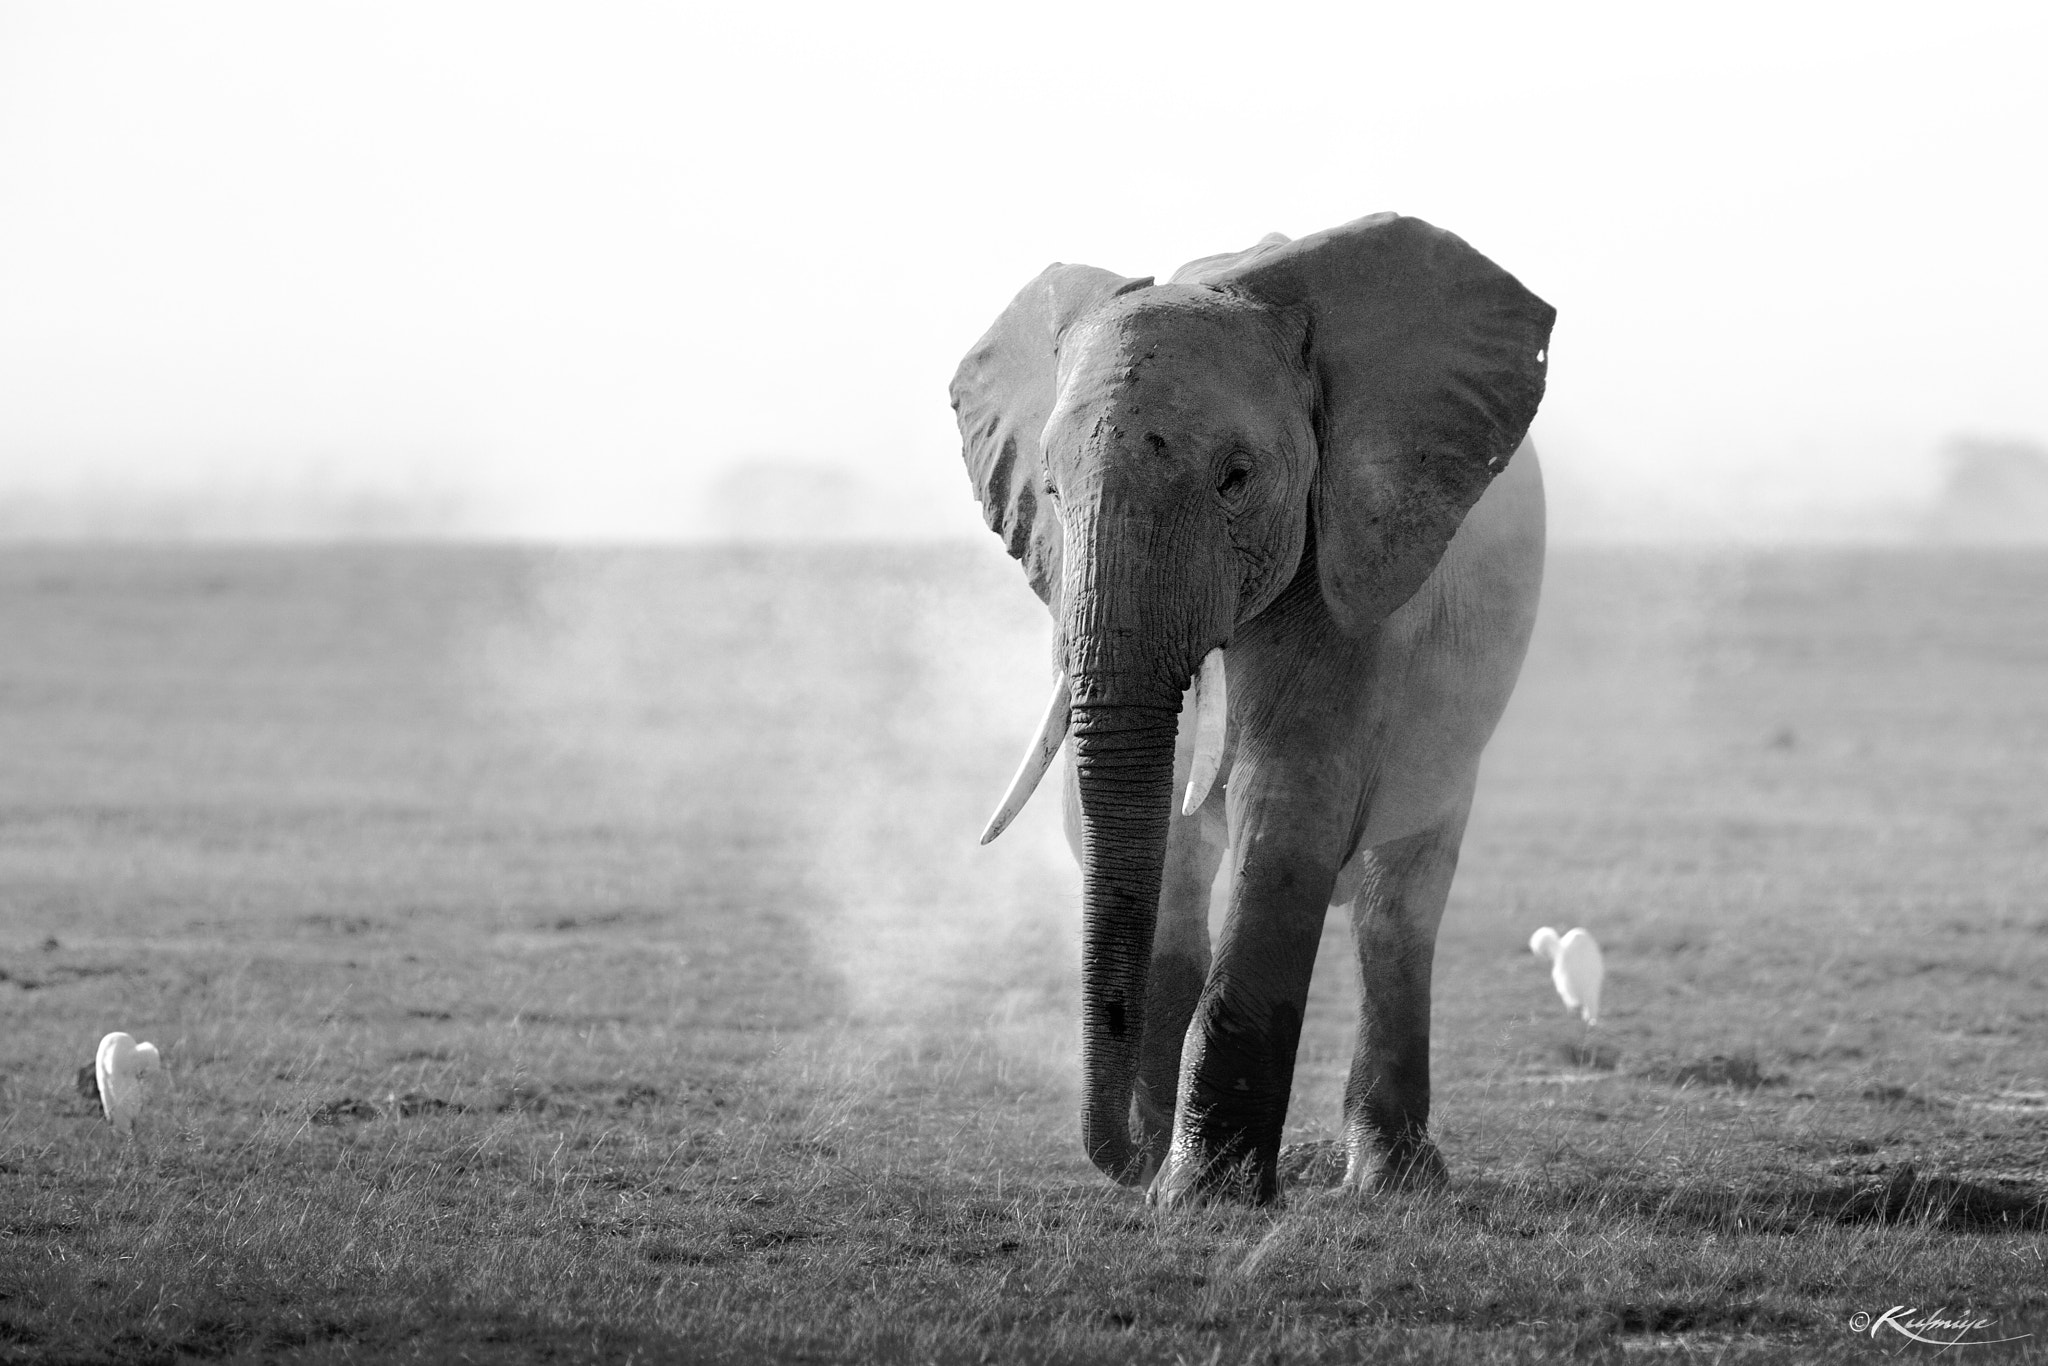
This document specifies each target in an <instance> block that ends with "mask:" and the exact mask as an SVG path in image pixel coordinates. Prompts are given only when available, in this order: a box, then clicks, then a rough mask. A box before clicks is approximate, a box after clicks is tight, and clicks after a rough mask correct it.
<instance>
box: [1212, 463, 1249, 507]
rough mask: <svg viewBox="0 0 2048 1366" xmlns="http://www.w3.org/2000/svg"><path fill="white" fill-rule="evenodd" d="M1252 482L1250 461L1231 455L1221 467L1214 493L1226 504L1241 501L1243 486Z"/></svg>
mask: <svg viewBox="0 0 2048 1366" xmlns="http://www.w3.org/2000/svg"><path fill="white" fill-rule="evenodd" d="M1251 481H1252V465H1251V461H1250V460H1248V459H1246V458H1245V457H1244V456H1242V455H1233V456H1231V457H1230V460H1229V462H1228V463H1227V464H1225V465H1224V467H1223V473H1222V475H1221V477H1219V478H1218V479H1217V480H1216V492H1217V493H1218V494H1220V495H1221V496H1222V498H1223V500H1224V501H1225V502H1227V503H1231V504H1236V503H1238V502H1241V501H1243V498H1244V490H1245V486H1246V485H1247V484H1249V483H1251Z"/></svg>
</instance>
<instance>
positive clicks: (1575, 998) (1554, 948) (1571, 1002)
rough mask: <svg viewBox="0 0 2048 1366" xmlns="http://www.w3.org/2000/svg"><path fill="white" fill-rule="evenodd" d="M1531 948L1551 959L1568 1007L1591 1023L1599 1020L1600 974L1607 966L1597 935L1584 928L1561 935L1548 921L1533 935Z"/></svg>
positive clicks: (1555, 979) (1556, 982)
mask: <svg viewBox="0 0 2048 1366" xmlns="http://www.w3.org/2000/svg"><path fill="white" fill-rule="evenodd" d="M1529 952H1531V953H1533V954H1535V955H1536V956H1537V957H1538V958H1547V959H1549V960H1550V980H1551V982H1552V983H1553V984H1554V985H1555V986H1556V987H1557V994H1558V995H1560V996H1562V997H1564V1003H1565V1005H1566V1007H1567V1008H1569V1009H1572V1010H1576V1011H1578V1012H1579V1014H1580V1015H1581V1016H1583V1017H1584V1019H1585V1021H1586V1023H1587V1024H1589V1025H1593V1024H1599V1023H1600V978H1601V976H1602V975H1603V974H1604V973H1605V972H1606V968H1605V967H1603V966H1602V964H1601V962H1600V946H1599V945H1598V944H1596V943H1594V942H1593V936H1592V935H1590V934H1588V933H1586V931H1584V930H1582V929H1581V930H1573V931H1572V932H1571V933H1570V934H1567V935H1566V936H1565V937H1564V938H1562V939H1559V938H1558V937H1557V931H1556V930H1553V929H1551V928H1550V926H1548V925H1545V926H1544V927H1543V928H1542V929H1540V930H1538V931H1536V933H1534V934H1532V935H1530V936H1529Z"/></svg>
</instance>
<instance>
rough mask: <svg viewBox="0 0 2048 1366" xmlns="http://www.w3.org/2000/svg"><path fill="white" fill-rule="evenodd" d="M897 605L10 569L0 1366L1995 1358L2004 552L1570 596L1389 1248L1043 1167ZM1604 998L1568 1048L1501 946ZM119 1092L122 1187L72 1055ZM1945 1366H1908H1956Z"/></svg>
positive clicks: (578, 572)
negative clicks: (1419, 1165)
mask: <svg viewBox="0 0 2048 1366" xmlns="http://www.w3.org/2000/svg"><path fill="white" fill-rule="evenodd" d="M1022 598H1023V594H1022V591H1021V589H1019V588H1018V587H1017V586H1016V585H1015V584H1013V583H1011V582H1010V576H1009V574H1008V572H1007V567H1006V566H1004V565H1001V564H991V563H989V562H988V560H987V559H986V558H984V557H982V556H980V555H971V554H967V553H956V552H952V551H943V550H935V551H925V552H916V553H911V552H903V553H893V552H892V553H888V554H877V553H873V552H869V553H865V554H855V553H852V552H812V553H809V554H797V553H789V554H784V555H781V556H774V555H768V554H765V553H764V554H759V555H755V554H747V553H735V552H724V553H711V552H705V553H699V554H670V555H628V556H584V557H561V556H551V555H536V554H522V553H514V552H476V551H471V552H455V551H447V552H442V551H424V550H419V551H412V550H391V549H387V550H377V551H351V552H339V551H336V552H277V551H266V552H257V551H249V552H191V551H187V552H181V553H170V552H162V553H158V552H145V551H133V552H118V553H117V552H94V553H84V552H77V553H72V552H50V551H44V552H35V553H10V554H8V555H6V556H0V630H4V632H5V637H6V639H7V640H8V641H9V642H10V649H9V652H8V653H7V654H6V655H5V656H4V657H0V699H4V705H0V752H5V753H6V754H7V755H8V756H9V762H8V764H7V765H6V766H5V768H4V769H0V972H4V973H5V979H4V980H0V1360H10V1361H11V1360H20V1361H73V1360H78V1361H99V1360H106V1361H171V1360H179V1359H188V1358H204V1359H219V1360H231V1361H232V1360H263V1359H280V1358H289V1359H294V1360H329V1359H332V1360H343V1359H348V1360H369V1359H383V1358H401V1359H406V1358H412V1359H426V1360H444V1359H457V1358H466V1359H468V1360H473V1361H492V1360H503V1361H526V1360H543V1359H545V1360H554V1361H571V1360H650V1361H651V1360H692V1361H697V1360H709V1361H724V1360H730V1361H757V1360H803V1359H811V1360H853V1359H878V1360H898V1361H927V1360H935V1361H961V1360H971V1361H972V1360H1034V1361H1036V1360H1047V1361H1075V1362H1080V1361H1157V1362H1173V1361H1186V1362H1191V1363H1197V1362H1217V1363H1226V1362H1228V1363H1236V1362H1245V1361H1266V1360H1287V1361H1292V1360H1329V1361H1351V1360H1361V1359H1370V1360H1444V1361H1481V1362H1485V1361H1511V1360H1543V1359H1550V1358H1554V1357H1560V1356H1583V1357H1587V1358H1589V1359H1603V1358H1614V1357H1620V1356H1635V1355H1638V1354H1640V1353H1641V1352H1645V1351H1647V1352H1651V1353H1654V1354H1656V1355H1659V1356H1665V1355H1680V1356H1685V1357H1688V1358H1691V1357H1694V1356H1698V1357H1710V1358H1713V1359H1716V1360H1730V1361H1746V1360H1761V1361H1793V1360H1797V1361H1806V1360H1856V1359H1863V1358H1866V1357H1869V1356H1872V1355H1876V1354H1878V1353H1879V1352H1880V1351H1887V1352H1889V1351H1893V1350H1896V1349H1897V1348H1900V1347H1904V1348H1907V1349H1908V1350H1911V1351H1914V1352H1931V1351H1932V1349H1929V1348H1918V1347H1914V1346H1913V1345H1912V1344H1908V1343H1905V1342H1904V1340H1903V1339H1884V1340H1878V1341H1873V1340H1872V1339H1871V1338H1869V1337H1868V1336H1867V1335H1866V1336H1859V1335H1857V1334H1854V1333H1852V1332H1851V1331H1850V1330H1849V1328H1848V1326H1847V1324H1848V1320H1849V1317H1850V1315H1852V1314H1853V1313H1856V1312H1858V1311H1865V1312H1882V1311H1883V1310H1884V1309H1887V1308H1889V1307H1890V1306H1892V1305H1894V1304H1899V1303H1908V1304H1915V1305H1920V1306H1922V1307H1924V1308H1928V1309H1934V1308H1940V1307H1943V1306H1947V1307H1949V1308H1952V1309H1958V1310H1960V1309H1963V1308H1965V1307H1973V1308H1975V1309H1976V1310H1977V1311H1978V1312H1980V1313H1981V1314H1984V1315H1988V1316H1992V1317H1995V1318H1996V1320H1997V1325H1996V1332H1995V1335H1998V1336H2012V1335H2016V1334H2026V1333H2031V1334H2033V1335H2034V1336H2033V1337H2032V1338H2029V1339H2027V1340H2025V1341H2022V1342H2019V1343H2014V1344H2009V1345H2007V1346H2003V1347H1990V1346H1980V1347H1971V1348H1966V1349H1958V1353H1960V1354H1965V1355H1966V1359H1998V1360H2005V1359H2034V1358H2038V1357H2041V1356H2043V1355H2048V1352H2044V1349H2043V1345H2042V1344H2043V1341H2044V1340H2048V1276H2044V1270H2048V1268H2044V1265H2043V1259H2044V1253H2043V1248H2044V1246H2048V1239H2044V1238H2043V1236H2042V1235H2043V1232H2044V1227H2043V1226H2044V1223H2048V1203H2044V1201H2048V1047H2044V1045H2048V1005H2044V1003H2043V998H2042V997H2041V994H2040V983H2041V982H2042V981H2044V980H2048V905H2044V902H2043V900H2042V893H2041V888H2042V887H2044V886H2048V826H2044V825H2043V823H2042V822H2043V819H2044V818H2043V816H2042V812H2043V811H2044V810H2048V765H2044V763H2043V756H2044V755H2048V560H2044V559H2042V558H2040V557H2032V558H2029V557H2024V556H2004V557H1996V556H1993V557H1974V558H1973V557H1969V556H1954V555H1951V556H1941V557H1936V556H1925V557H1912V556H1902V555H1888V556H1887V555H1860V556H1859V555H1853V554H1833V555H1824V556H1809V557H1798V556H1782V555H1781V556H1759V557H1748V558H1737V557H1726V556H1723V557H1689V558H1688V557H1681V556H1670V555H1666V556H1620V557H1615V556H1584V555H1582V556H1579V557H1576V558H1574V557H1569V556H1567V557H1563V558H1561V559H1560V560H1559V561H1558V563H1557V565H1556V567H1555V569H1554V571H1553V579H1552V584H1551V587H1550V590H1549V600H1548V607H1547V616H1546V621H1545V624H1544V627H1543V630H1542V633H1541V635H1540V636H1539V641H1538V645H1537V649H1536V654H1535V656H1534V657H1533V658H1532V662H1531V666H1530V671H1529V675H1528V679H1527V682H1526V684H1525V687H1524V690H1523V693H1522V695H1521V697H1520V698H1519V699H1518V701H1517V704H1516V709H1515V711H1514V712H1513V713H1511V716H1510V719H1509V721H1508V723H1507V725H1506V727H1505V728H1504V730H1503V733H1502V735H1501V737H1500V739H1499V741H1498V742H1497V744H1496V749H1495V752H1494V755H1493V757H1492V758H1491V759H1490V761H1489V773H1488V776H1487V786H1486V789H1485V795H1484V799H1483V805H1482V807H1481V809H1480V811H1479V812H1478V813H1477V814H1476V815H1475V819H1474V822H1473V829H1472V835H1471V838H1470V840H1469V841H1468V845H1467V853H1466V859H1465V866H1464V868H1463V870H1462V871H1461V874H1460V881H1459V885H1458V888H1457V890H1456V891H1455V893H1454V903H1453V907H1452V912H1451V915H1450V917H1449V920H1448V923H1447V926H1446V931H1445V936H1444V941H1443V945H1442V949H1441V953H1440V961H1439V976H1438V983H1439V985H1438V1001H1437V1010H1436V1031H1437V1039H1438V1043H1437V1058H1438V1062H1437V1076H1438V1084H1439V1098H1438V1127H1439V1132H1440V1136H1441V1138H1442V1141H1443V1143H1444V1145H1445V1149H1446V1153H1447V1155H1448V1156H1449V1158H1450V1160H1451V1162H1452V1164H1453V1172H1454V1180H1453V1183H1452V1186H1451V1187H1450V1189H1449V1190H1448V1191H1447V1192H1446V1193H1444V1194H1442V1195H1440V1196H1436V1197H1430V1198H1395V1199H1386V1200H1380V1201H1375V1202H1361V1201H1359V1200H1356V1199H1353V1198H1349V1197H1345V1196H1342V1195H1340V1194H1339V1193H1337V1192H1335V1191H1333V1190H1329V1189H1326V1188H1325V1185H1326V1182H1327V1180H1328V1177H1329V1175H1330V1173H1331V1169H1332V1163H1331V1161H1330V1159H1329V1155H1328V1153H1327V1151H1326V1150H1325V1149H1323V1148H1320V1147H1318V1146H1317V1145H1318V1144H1322V1143H1326V1142H1327V1140H1328V1139H1329V1138H1330V1137H1331V1135H1332V1134H1333V1132H1334V1123H1335V1118H1336V1097H1337V1094H1338V1092H1339V1090H1340V1089H1341V1085H1342V1072H1343V1067H1344V1063H1345V1058H1346V1055H1347V1050H1348V1031H1349V1014H1348V1010H1349V1007H1348V997H1349V986H1348V984H1347V981H1346V977H1347V975H1348V972H1349V969H1348V966H1347V961H1346V960H1347V958H1348V952H1349V946H1348V944H1347V943H1346V942H1345V936H1344V931H1343V928H1342V927H1341V926H1340V925H1336V924H1333V925H1332V926H1331V928H1330V932H1329V942H1328V943H1327V944H1326V946H1325V953H1324V961H1323V962H1322V964H1321V965H1320V967H1319V975H1318V982H1317V986H1316V992H1315V996H1314V999H1313V1001H1312V1008H1311V1012H1310V1019H1309V1024H1308V1027H1307V1029H1306V1031H1305V1034H1304V1053H1303V1065H1302V1068H1301V1072H1300V1075H1299V1078H1298V1081H1297V1095H1296V1103H1295V1112H1294V1117H1293V1120H1292V1123H1291V1125H1290V1139H1291V1140H1293V1141H1295V1142H1296V1143H1297V1144H1298V1145H1299V1146H1298V1147H1297V1148H1296V1149H1294V1150H1293V1151H1292V1153H1291V1155H1290V1160H1291V1165H1292V1169H1293V1171H1294V1173H1295V1177H1296V1179H1295V1182H1294V1184H1293V1186H1292V1188H1291V1191H1290V1198H1289V1201H1288V1204H1287V1206H1286V1208H1285V1209H1284V1210H1282V1211H1277V1212H1258V1213H1246V1212H1227V1211H1226V1212H1217V1213H1211V1214H1197V1215H1180V1216H1173V1217H1160V1216H1158V1215H1156V1214H1155V1213H1153V1212H1152V1211H1150V1210H1148V1209H1147V1208H1146V1207H1145V1206H1144V1205H1143V1204H1142V1203H1140V1202H1138V1201H1136V1200H1135V1199H1134V1198H1133V1197H1132V1196H1131V1195H1130V1194H1128V1193H1126V1192H1122V1191H1118V1190H1116V1189H1113V1188H1110V1187H1108V1186H1107V1185H1105V1184H1104V1183H1103V1182H1101V1181H1100V1180H1099V1179H1098V1178H1096V1177H1095V1176H1094V1175H1093V1173H1092V1171H1091V1170H1090V1169H1089V1168H1088V1167H1087V1165H1086V1163H1085V1161H1083V1160H1082V1159H1081V1157H1080V1155H1079V1151H1078V1144H1077V1143H1076V1141H1075V1138H1074V1133H1073V1128H1074V1120H1073V1115H1074V1112H1075V1104H1074V1088H1075V1077H1074V1064H1073V1052H1074V1043H1073V1039H1072V1036H1071V1024H1070V1016H1071V1009H1072V1006H1071V1002H1072V992H1073V976H1074V968H1073V946H1072V928H1071V925H1070V924H1069V923H1068V921H1069V918H1070V916H1071V898H1072V890H1071V887H1072V884H1071V874H1070V872H1069V871H1068V870H1067V868H1066V866H1065V863H1064V853H1063V851H1062V850H1061V849H1060V847H1059V840H1058V836H1057V834H1056V831H1055V827H1054V823H1053V821H1052V819H1051V813H1050V811H1049V810H1042V809H1036V808H1034V810H1033V811H1032V812H1029V813H1027V817H1026V820H1025V821H1024V822H1023V823H1022V824H1020V826H1019V828H1018V829H1017V830H1016V831H1015V832H1014V833H1013V834H1012V835H1010V836H1006V837H1005V840H1004V841H1003V843H1001V844H999V845H997V846H994V847H992V848H991V849H990V850H987V851H979V850H976V849H975V848H974V847H973V842H972V841H973V833H974V829H975V827H976V825H977V823H978V820H979V818H980V817H981V816H983V815H984V814H985V812H984V811H983V809H982V808H983V807H984V806H985V805H986V802H987V801H988V800H989V799H990V798H991V797H992V794H993V793H994V791H995V790H996V788H997V787H998V786H999V785H1000V783H1001V781H1002V778H1003V777H1004V776H1005V775H1006V774H1007V771H1008V765H1009V761H1010V760H1011V759H1012V758H1013V757H1014V756H1013V755H1012V754H1011V753H1010V751H1011V749H1012V748H1013V746H1014V745H1015V744H1017V743H1020V742H1021V739H1022V735H1023V732H1024V730H1025V729H1026V728H1028V725H1029V722H1030V718H1031V716H1032V715H1033V714H1034V712H1035V708H1036V707H1037V706H1038V705H1039V703H1040V702H1041V701H1042V699H1041V698H1040V697H1038V696H1037V694H1038V692H1039V690H1040V686H1041V683H1042V675H1043V672H1044V668H1043V655H1042V632H1041V630H1040V628H1039V627H1038V625H1037V623H1036V622H1035V621H1034V619H1033V617H1032V613H1033V612H1034V611H1035V610H1036V609H1035V606H1034V605H1033V604H1031V603H1029V602H1028V600H1020V599H1022ZM1539 923H1552V924H1556V925H1559V926H1560V927H1563V926H1565V925H1568V924H1587V925H1590V926H1592V927H1593V928H1594V929H1595V930H1596V932H1597V933H1599V934H1600V935H1601V937H1602V940H1603V942H1604V943H1605V945H1606V946H1607V950H1608V961H1609V966H1610V973H1611V982H1612V985H1611V986H1610V988H1609V1009H1610V1015H1611V1020H1610V1022H1609V1023H1607V1024H1603V1026H1602V1027H1601V1029H1600V1030H1598V1031H1596V1032H1595V1033H1596V1036H1597V1037H1595V1038H1592V1039H1590V1040H1589V1039H1588V1037H1587V1035H1586V1032H1585V1031H1584V1030H1583V1029H1581V1028H1580V1027H1578V1026H1577V1025H1576V1024H1574V1023H1573V1022H1572V1021H1571V1019H1570V1018H1569V1017H1568V1016H1566V1014H1565V1013H1564V1012H1563V1010H1562V1009H1561V1008H1560V1007H1558V1006H1557V1004H1556V1002H1555V1000H1554V998H1553V997H1551V996H1550V995H1549V986H1548V981H1547V977H1546V975H1545V973H1544V972H1543V970H1542V968H1541V967H1540V965H1538V964H1537V963H1536V961H1535V960H1534V959H1533V958H1530V957H1529V956H1528V954H1527V952H1526V950H1525V949H1524V948H1523V947H1522V945H1523V941H1525V940H1526V938H1527V935H1528V932H1529V930H1530V929H1531V928H1533V926H1534V925H1536V924H1539ZM112 1028H126V1029H129V1030H130V1031H131V1032H134V1033H135V1034H136V1035H137V1036H138V1037H141V1038H152V1039H154V1040H155V1041H157V1042H158V1043H159V1044H161V1045H162V1046H163V1048H164V1056H165V1059H166V1062H167V1064H168V1067H169V1070H170V1072H171V1074H172V1076H173V1078H174V1085H173V1087H172V1088H170V1089H160V1090H159V1091H158V1092H157V1093H156V1096H155V1100H156V1104H155V1105H154V1106H153V1108H152V1110H151V1112H150V1113H149V1114H148V1115H147V1116H146V1117H145V1120H144V1122H143V1124H142V1125H141V1126H139V1129H138V1133H137V1135H136V1137H135V1138H134V1139H133V1140H132V1141H128V1142H123V1141H121V1140H120V1139H118V1138H117V1137H116V1136H115V1135H114V1134H113V1133H112V1132H111V1131H110V1130H109V1129H108V1128H107V1127H106V1126H105V1125H104V1124H102V1123H100V1122H98V1121H97V1119H96V1118H95V1111H94V1109H93V1107H92V1106H91V1105H90V1104H89V1103H88V1102H87V1101H86V1100H85V1099H84V1098H83V1097H81V1096H79V1095H78V1094H77V1092H76V1091H75V1090H74V1089H73V1085H72V1082H73V1074H74V1073H75V1071H76V1068H77V1066H78V1065H79V1063H81V1062H83V1061H86V1060H89V1059H90V1057H91V1052H92V1047H93V1044H94V1043H95V1042H96V1041H97V1039H98V1036H99V1035H100V1034H101V1033H103V1032H105V1031H106V1030H107V1029H112ZM1958 1353H1951V1355H1956V1354H1958Z"/></svg>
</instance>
